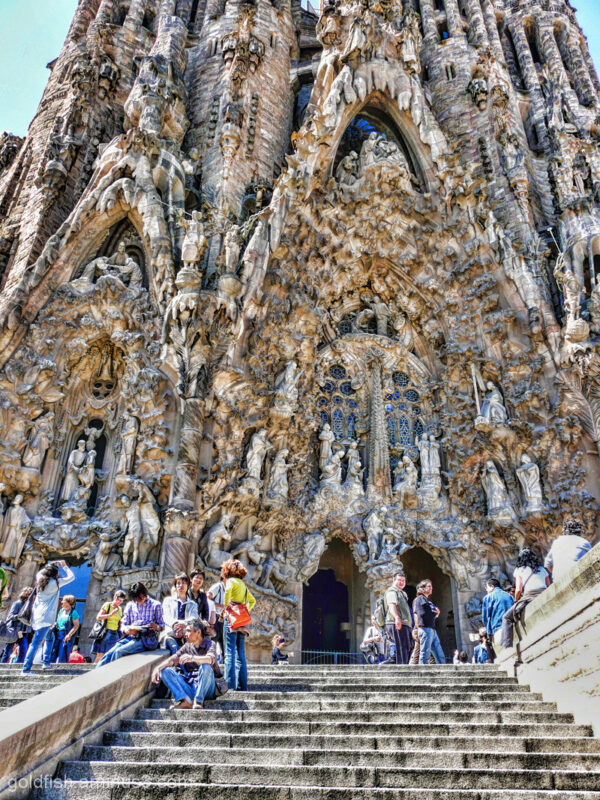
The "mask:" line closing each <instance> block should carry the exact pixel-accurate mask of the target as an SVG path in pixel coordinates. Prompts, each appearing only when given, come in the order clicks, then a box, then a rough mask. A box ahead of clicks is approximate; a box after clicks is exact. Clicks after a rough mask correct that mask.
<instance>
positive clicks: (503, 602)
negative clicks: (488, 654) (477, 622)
mask: <svg viewBox="0 0 600 800" xmlns="http://www.w3.org/2000/svg"><path fill="white" fill-rule="evenodd" d="M485 590H486V592H487V594H486V596H485V597H484V598H483V602H482V604H481V619H482V620H483V624H484V625H485V629H486V630H487V632H488V634H489V635H490V636H493V635H494V634H495V633H496V631H498V630H500V628H501V627H502V617H503V616H504V615H505V614H506V612H507V611H508V609H509V608H511V606H512V604H513V599H512V597H511V596H510V594H509V593H508V592H505V591H503V590H502V589H501V588H500V582H499V581H498V580H497V579H496V578H488V580H487V581H486V584H485Z"/></svg>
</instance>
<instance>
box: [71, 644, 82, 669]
mask: <svg viewBox="0 0 600 800" xmlns="http://www.w3.org/2000/svg"><path fill="white" fill-rule="evenodd" d="M85 663H86V662H85V657H84V656H82V655H81V653H80V652H79V645H78V644H74V645H73V649H72V650H71V655H70V656H69V664H85Z"/></svg>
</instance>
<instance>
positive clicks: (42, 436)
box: [23, 411, 54, 472]
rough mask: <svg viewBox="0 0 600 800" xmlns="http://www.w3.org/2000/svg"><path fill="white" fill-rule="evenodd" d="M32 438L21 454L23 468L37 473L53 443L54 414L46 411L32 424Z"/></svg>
mask: <svg viewBox="0 0 600 800" xmlns="http://www.w3.org/2000/svg"><path fill="white" fill-rule="evenodd" d="M32 427H33V431H32V432H33V436H32V439H31V441H30V442H29V444H28V445H27V447H26V448H25V452H24V453H23V466H24V467H29V468H30V469H35V470H37V471H38V472H39V471H40V469H41V468H42V464H43V463H44V457H45V455H46V453H47V451H48V448H49V447H50V445H51V444H52V442H53V441H54V412H52V411H48V412H47V413H46V414H44V415H43V416H41V417H38V418H37V419H36V420H35V422H34V423H33V426H32Z"/></svg>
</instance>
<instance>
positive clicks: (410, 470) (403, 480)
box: [393, 456, 419, 508]
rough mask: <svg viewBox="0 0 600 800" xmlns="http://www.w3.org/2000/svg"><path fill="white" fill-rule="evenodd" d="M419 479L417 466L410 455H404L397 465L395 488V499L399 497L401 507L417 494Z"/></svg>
mask: <svg viewBox="0 0 600 800" xmlns="http://www.w3.org/2000/svg"><path fill="white" fill-rule="evenodd" d="M418 479H419V473H418V472H417V468H416V467H415V465H414V464H413V462H412V461H411V460H410V458H409V457H408V456H403V458H402V461H401V462H400V463H399V464H398V466H397V467H396V472H395V480H394V489H393V491H394V499H397V502H398V504H399V506H400V508H404V506H405V504H406V502H407V501H408V499H409V498H411V497H413V496H414V495H415V494H416V492H417V481H418Z"/></svg>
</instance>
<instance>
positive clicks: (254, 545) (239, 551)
mask: <svg viewBox="0 0 600 800" xmlns="http://www.w3.org/2000/svg"><path fill="white" fill-rule="evenodd" d="M261 539H262V534H261V533H256V534H255V535H254V536H252V537H251V538H250V539H246V541H245V542H242V543H241V544H239V545H237V547H236V548H235V549H234V550H233V551H232V552H231V558H239V559H240V560H241V561H243V562H244V564H245V565H246V567H247V569H248V579H249V580H251V581H254V582H256V578H257V575H259V574H260V572H261V570H262V563H263V561H264V560H265V559H266V557H267V554H266V553H263V552H262V550H259V549H258V545H259V544H260V541H261Z"/></svg>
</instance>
